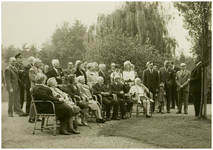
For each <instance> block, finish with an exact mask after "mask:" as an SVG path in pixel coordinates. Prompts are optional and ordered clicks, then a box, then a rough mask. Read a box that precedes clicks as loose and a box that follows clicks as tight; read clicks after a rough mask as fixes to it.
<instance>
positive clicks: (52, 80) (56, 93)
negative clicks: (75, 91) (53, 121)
mask: <svg viewBox="0 0 213 150" xmlns="http://www.w3.org/2000/svg"><path fill="white" fill-rule="evenodd" d="M57 84H58V83H57V81H56V79H55V78H49V79H48V80H47V85H48V86H49V87H50V89H51V90H52V93H53V96H55V97H57V98H63V101H64V102H65V103H66V104H67V105H69V106H70V107H71V108H72V109H73V111H74V114H75V118H76V117H77V114H78V113H79V112H80V108H79V107H78V106H76V105H75V103H74V102H72V100H71V99H70V98H69V95H68V94H67V93H65V92H62V91H61V90H60V89H58V88H57Z"/></svg>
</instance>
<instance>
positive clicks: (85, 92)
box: [77, 76, 105, 123]
mask: <svg viewBox="0 0 213 150" xmlns="http://www.w3.org/2000/svg"><path fill="white" fill-rule="evenodd" d="M77 81H78V83H77V86H78V88H79V91H80V96H81V97H83V99H84V101H86V102H87V103H88V105H89V108H90V110H93V111H94V112H95V117H96V122H97V123H104V122H105V120H103V118H102V116H101V109H100V107H99V104H98V102H96V101H94V100H93V99H92V94H91V92H90V88H89V86H88V85H87V84H85V79H84V77H83V76H78V78H77Z"/></svg>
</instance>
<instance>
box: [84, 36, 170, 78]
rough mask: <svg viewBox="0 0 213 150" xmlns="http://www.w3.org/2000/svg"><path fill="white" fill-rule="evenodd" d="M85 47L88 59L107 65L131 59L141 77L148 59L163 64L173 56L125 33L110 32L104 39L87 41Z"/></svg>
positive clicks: (121, 63)
mask: <svg viewBox="0 0 213 150" xmlns="http://www.w3.org/2000/svg"><path fill="white" fill-rule="evenodd" d="M85 48H86V49H87V55H86V60H87V61H89V62H92V61H96V62H98V63H105V64H106V65H107V66H109V65H110V64H111V63H112V62H114V63H117V64H120V65H121V66H123V63H124V61H126V60H129V61H130V62H131V63H133V64H134V65H135V70H136V71H137V72H138V75H139V76H140V77H141V76H142V71H143V70H144V69H145V64H146V62H147V61H153V62H154V63H156V64H158V65H159V66H163V62H164V60H166V59H170V58H171V55H167V54H165V55H160V54H159V53H158V51H157V50H156V49H155V48H154V47H152V46H150V45H141V44H139V42H138V41H137V39H135V38H132V37H125V36H124V35H120V36H119V35H117V36H116V35H113V34H108V35H106V36H105V37H104V38H103V40H100V39H95V40H94V41H93V42H92V43H85ZM155 58H158V59H157V60H156V59H155Z"/></svg>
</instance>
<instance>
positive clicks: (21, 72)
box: [16, 63, 26, 87]
mask: <svg viewBox="0 0 213 150" xmlns="http://www.w3.org/2000/svg"><path fill="white" fill-rule="evenodd" d="M16 68H17V69H18V78H19V84H20V86H21V87H23V86H25V83H26V74H25V71H24V65H23V63H17V64H16Z"/></svg>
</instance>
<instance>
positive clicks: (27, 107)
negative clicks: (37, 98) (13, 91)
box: [24, 56, 34, 114]
mask: <svg viewBox="0 0 213 150" xmlns="http://www.w3.org/2000/svg"><path fill="white" fill-rule="evenodd" d="M33 60H34V57H33V56H30V57H29V58H28V62H29V64H28V65H27V66H25V67H24V72H25V75H26V83H25V89H26V97H27V101H26V113H27V114H29V113H30V104H31V100H32V98H31V95H30V88H31V81H30V78H29V70H30V68H32V67H33Z"/></svg>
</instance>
